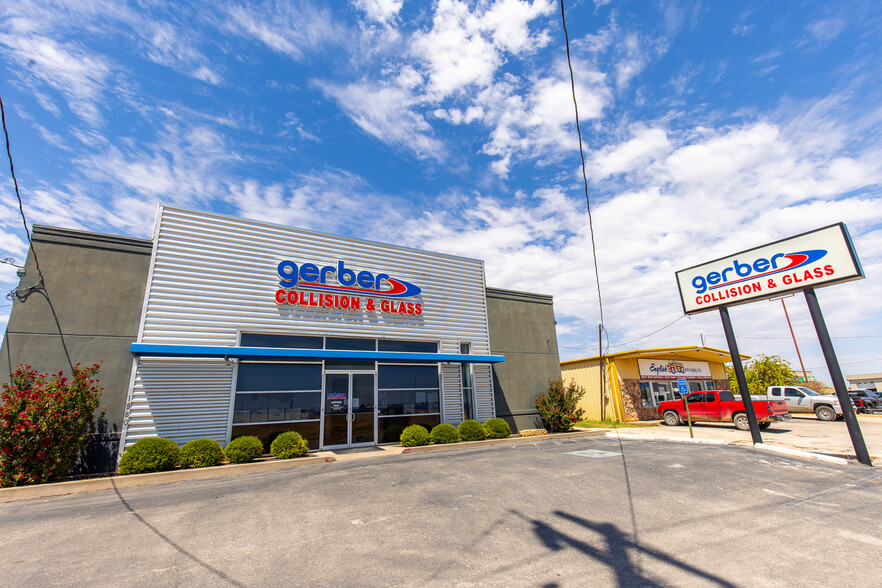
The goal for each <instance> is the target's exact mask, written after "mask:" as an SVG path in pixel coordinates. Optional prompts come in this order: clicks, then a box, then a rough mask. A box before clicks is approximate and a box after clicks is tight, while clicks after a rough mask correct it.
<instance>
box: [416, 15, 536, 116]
mask: <svg viewBox="0 0 882 588" xmlns="http://www.w3.org/2000/svg"><path fill="white" fill-rule="evenodd" d="M482 9H483V10H482ZM551 10H553V5H552V4H551V3H550V2H549V1H548V0H536V1H535V2H532V3H529V2H524V1H521V0H498V1H497V2H495V3H493V4H486V5H479V6H477V7H475V10H471V8H470V6H469V5H468V4H467V3H465V2H460V1H457V0H439V2H438V3H437V5H436V7H435V14H434V17H433V22H432V28H431V30H429V31H427V32H420V33H417V34H415V35H414V37H413V40H412V51H413V53H414V55H415V56H417V57H418V58H419V59H420V60H421V61H422V62H423V63H424V64H425V65H426V67H427V68H428V73H429V76H428V77H429V89H430V91H431V93H432V94H433V95H434V96H435V98H436V99H441V98H444V97H446V96H449V95H451V94H454V93H456V92H460V91H462V90H464V89H465V88H467V87H469V86H477V87H479V88H481V87H486V86H487V85H489V84H490V83H491V81H492V80H493V78H494V75H495V74H496V71H497V70H498V69H499V67H500V66H501V65H502V64H503V62H504V59H505V55H506V54H512V55H518V54H520V53H523V52H527V51H532V50H534V49H536V48H539V47H542V46H544V45H545V44H546V43H548V40H549V38H548V36H547V35H546V34H544V33H541V32H540V33H539V34H538V35H531V34H530V30H529V23H530V22H531V21H533V20H534V19H536V18H538V17H540V16H544V15H546V14H548V13H550V12H551Z"/></svg>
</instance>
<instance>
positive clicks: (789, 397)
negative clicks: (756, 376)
mask: <svg viewBox="0 0 882 588" xmlns="http://www.w3.org/2000/svg"><path fill="white" fill-rule="evenodd" d="M765 398H767V399H769V400H783V401H784V402H786V403H787V410H789V411H790V412H813V413H815V416H816V417H818V419H819V420H822V421H835V420H836V419H837V418H838V417H841V416H842V406H841V405H840V404H839V398H838V397H837V396H836V395H835V394H821V393H820V392H815V391H814V390H812V389H811V388H806V387H805V386H769V387H768V389H767V390H766V396H765Z"/></svg>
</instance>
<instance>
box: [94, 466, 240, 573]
mask: <svg viewBox="0 0 882 588" xmlns="http://www.w3.org/2000/svg"><path fill="white" fill-rule="evenodd" d="M110 481H111V483H113V491H114V492H116V495H117V497H118V498H119V500H120V502H122V503H123V506H125V507H126V510H128V511H129V512H130V513H132V514H133V515H135V518H136V519H138V521H139V522H140V523H141V524H142V525H144V526H145V527H147V528H148V529H150V530H151V531H153V533H155V534H156V536H157V537H159V538H160V539H162V540H163V541H165V542H166V543H168V544H169V545H171V546H172V548H174V550H175V551H177V552H178V553H180V554H181V555H183V556H185V557H187V558H189V559H190V560H192V561H193V562H194V563H196V564H198V565H200V566H201V567H203V568H205V569H206V570H208V571H209V572H211V573H212V574H214V575H215V576H217V577H218V578H220V579H221V580H224V581H225V582H229V583H230V584H232V585H233V586H238V587H241V588H244V586H245V585H244V584H240V583H239V582H237V581H236V580H234V579H232V578H230V577H229V576H227V575H226V574H225V573H223V572H222V571H220V570H218V569H217V568H214V567H212V566H210V565H208V564H207V563H205V562H204V561H202V560H201V559H199V558H198V557H196V556H195V555H193V554H192V553H190V552H189V551H187V550H186V549H184V548H183V547H181V546H180V545H178V544H177V543H175V542H174V541H172V540H171V539H170V538H169V537H168V536H166V535H164V534H163V533H162V532H161V531H160V530H159V529H157V528H156V527H154V526H153V525H151V524H150V523H148V522H147V521H146V520H145V519H144V517H142V516H141V515H139V514H138V513H137V512H136V511H135V509H134V508H132V505H130V504H129V503H128V502H127V501H126V499H125V498H123V497H122V494H120V493H119V488H117V487H116V483H114V482H113V478H111V480H110Z"/></svg>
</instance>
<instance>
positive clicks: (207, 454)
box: [181, 438, 226, 468]
mask: <svg viewBox="0 0 882 588" xmlns="http://www.w3.org/2000/svg"><path fill="white" fill-rule="evenodd" d="M224 457H226V456H225V455H224V450H223V449H222V448H221V446H220V443H218V442H217V441H215V440H214V439H208V438H205V439H196V440H195V441H190V442H189V443H185V444H184V446H183V447H181V467H182V468H210V467H212V466H216V465H220V462H222V461H223V460H224Z"/></svg>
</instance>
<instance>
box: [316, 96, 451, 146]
mask: <svg viewBox="0 0 882 588" xmlns="http://www.w3.org/2000/svg"><path fill="white" fill-rule="evenodd" d="M316 85H318V86H319V87H320V88H321V89H322V91H323V92H324V93H325V94H326V95H327V96H329V97H332V98H334V99H335V100H336V101H337V103H338V104H339V106H340V108H341V109H342V110H343V111H344V112H346V114H347V115H349V117H350V118H351V119H352V120H353V121H354V122H355V124H357V125H358V126H359V128H361V130H363V131H364V132H365V133H367V134H369V135H372V136H374V137H376V138H377V139H379V140H381V141H383V142H384V143H386V144H388V145H392V146H393V147H396V148H399V149H404V150H406V151H410V152H412V153H413V154H414V155H416V156H417V157H418V158H420V159H434V160H438V161H441V160H443V159H444V158H445V157H446V149H445V147H444V144H443V143H442V142H441V141H440V140H439V139H437V138H435V137H434V136H433V133H432V127H431V125H429V123H428V122H426V120H425V118H423V116H422V115H421V114H419V113H418V112H417V111H416V109H415V108H413V106H414V104H415V102H416V99H415V97H414V96H413V95H411V93H410V92H409V91H408V90H406V89H404V88H400V87H396V86H386V85H382V84H375V83H370V82H359V83H352V84H348V85H345V86H337V85H333V84H329V83H324V82H316Z"/></svg>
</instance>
